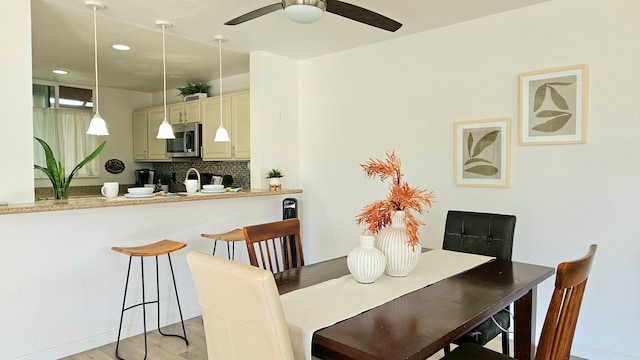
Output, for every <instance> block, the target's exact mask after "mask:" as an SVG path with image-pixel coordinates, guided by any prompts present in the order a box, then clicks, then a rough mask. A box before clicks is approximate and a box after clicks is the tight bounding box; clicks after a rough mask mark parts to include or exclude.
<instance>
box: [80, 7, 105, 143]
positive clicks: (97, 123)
mask: <svg viewBox="0 0 640 360" xmlns="http://www.w3.org/2000/svg"><path fill="white" fill-rule="evenodd" d="M84 5H85V6H86V7H88V8H90V9H93V44H94V45H93V46H94V47H93V50H94V64H95V72H96V96H95V99H94V101H93V103H94V106H95V109H96V112H95V114H94V115H93V118H92V119H91V122H89V128H88V129H87V135H98V136H100V135H109V131H108V130H107V124H106V123H105V121H104V119H103V118H102V116H100V110H99V108H98V92H99V87H98V27H97V25H96V12H97V11H98V10H103V9H106V8H107V6H106V5H105V4H103V3H102V2H100V1H94V0H89V1H86V2H85V3H84Z"/></svg>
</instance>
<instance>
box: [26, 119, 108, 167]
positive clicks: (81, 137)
mask: <svg viewBox="0 0 640 360" xmlns="http://www.w3.org/2000/svg"><path fill="white" fill-rule="evenodd" d="M92 116H93V113H92V112H91V111H85V110H67V109H51V108H34V109H33V136H35V137H38V138H40V139H42V140H44V141H46V142H47V144H49V146H50V147H51V150H52V151H53V154H54V155H55V157H56V160H58V161H60V162H61V163H62V166H63V167H64V173H65V176H69V174H70V173H71V171H72V170H73V168H74V167H76V165H78V163H79V162H80V161H82V160H84V159H85V158H86V157H87V156H89V154H91V153H92V152H93V151H94V150H95V149H96V148H97V147H98V145H100V142H99V141H98V140H99V139H98V137H97V136H91V135H86V134H85V132H86V131H87V128H88V127H89V122H90V121H91V117H92ZM33 142H34V144H33V146H34V148H33V149H34V151H33V154H34V156H33V157H34V164H37V165H40V166H43V167H47V163H46V159H45V156H44V151H43V150H42V146H40V143H38V142H37V141H35V140H34V141H33ZM99 162H100V161H99V157H98V158H96V159H95V160H93V161H91V162H89V163H88V164H87V165H85V166H84V167H83V168H82V169H80V170H78V172H77V173H76V175H75V176H74V177H83V176H84V177H87V176H100V167H99V166H98V164H99ZM34 174H35V177H36V178H46V175H44V174H43V173H42V172H41V171H40V170H35V171H34Z"/></svg>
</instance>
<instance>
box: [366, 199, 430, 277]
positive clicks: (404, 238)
mask: <svg viewBox="0 0 640 360" xmlns="http://www.w3.org/2000/svg"><path fill="white" fill-rule="evenodd" d="M404 217H405V212H404V211H396V212H394V213H393V215H392V217H391V225H389V226H387V227H386V228H384V229H382V230H380V231H379V232H378V240H377V241H376V247H377V248H378V249H380V251H382V253H383V254H384V255H385V256H386V257H387V270H386V274H387V275H389V276H395V277H403V276H407V275H409V273H410V272H411V271H413V269H415V268H416V265H418V260H419V258H420V247H419V246H416V247H415V249H414V247H412V246H411V245H409V244H408V243H407V242H408V241H409V235H407V231H406V227H405V223H404Z"/></svg>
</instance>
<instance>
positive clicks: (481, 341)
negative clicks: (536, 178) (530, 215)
mask: <svg viewBox="0 0 640 360" xmlns="http://www.w3.org/2000/svg"><path fill="white" fill-rule="evenodd" d="M515 228H516V217H515V216H514V215H502V214H490V213H478V212H469V211H456V210H449V212H448V213H447V220H446V223H445V229H444V240H443V242H442V248H443V249H444V250H452V251H459V252H465V253H472V254H479V255H486V256H493V257H496V258H497V259H502V260H511V253H512V251H513V233H514V231H515ZM510 325H511V315H510V313H509V308H508V307H507V308H506V309H504V310H501V311H500V312H498V313H497V314H494V315H493V316H492V317H490V318H489V319H487V320H485V321H484V322H483V323H481V324H480V325H478V326H477V327H475V328H474V329H473V330H471V331H469V332H468V333H466V334H465V335H463V336H462V337H460V338H458V339H456V340H455V341H454V344H458V345H459V344H463V343H474V344H477V345H481V346H484V345H485V344H486V343H488V342H489V341H491V339H493V338H495V337H496V336H498V335H500V334H502V353H503V354H505V355H509V333H508V332H507V331H506V330H508V329H509V326H510ZM449 351H450V347H449V346H447V347H445V349H444V352H445V354H448V353H449Z"/></svg>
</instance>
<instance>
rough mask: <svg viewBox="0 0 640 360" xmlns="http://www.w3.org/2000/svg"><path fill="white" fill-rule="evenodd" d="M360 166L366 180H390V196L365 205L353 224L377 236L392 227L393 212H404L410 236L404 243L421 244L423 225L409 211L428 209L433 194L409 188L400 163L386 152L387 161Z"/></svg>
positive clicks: (376, 161) (371, 160) (369, 162)
mask: <svg viewBox="0 0 640 360" xmlns="http://www.w3.org/2000/svg"><path fill="white" fill-rule="evenodd" d="M360 166H361V167H362V169H363V170H364V172H365V174H366V176H367V177H370V178H375V177H376V176H377V177H379V178H380V181H385V180H386V179H389V178H390V179H392V182H391V185H390V186H389V188H390V193H389V196H387V199H386V200H378V201H376V202H374V203H372V204H369V205H367V206H366V207H365V208H364V209H363V210H362V212H361V213H360V214H359V215H358V216H356V222H357V223H358V224H359V225H366V226H367V230H368V231H369V232H370V233H372V234H376V233H377V232H378V231H380V230H381V229H382V228H384V227H385V226H387V225H389V224H390V223H391V217H392V216H393V213H394V212H395V211H404V212H405V225H406V231H407V235H409V240H408V242H407V243H408V245H411V247H414V246H415V245H418V244H420V239H419V238H418V226H420V225H424V223H423V222H422V221H420V220H419V219H418V218H416V217H415V216H413V214H411V212H410V211H409V210H414V211H416V212H417V213H420V214H422V212H423V209H422V208H423V206H424V205H428V206H429V207H431V202H432V201H433V199H434V197H435V196H434V195H433V192H427V191H426V190H420V189H418V188H414V187H410V186H409V184H407V183H406V182H403V181H402V175H403V174H402V172H401V171H400V166H401V162H400V159H398V157H397V156H396V153H395V151H392V152H391V153H388V152H387V159H386V160H384V161H383V160H374V159H369V161H368V162H367V163H366V164H360Z"/></svg>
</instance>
